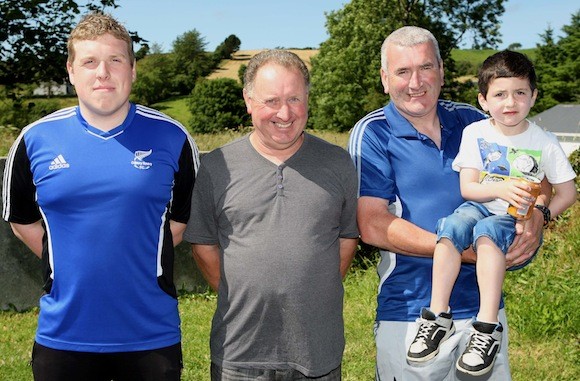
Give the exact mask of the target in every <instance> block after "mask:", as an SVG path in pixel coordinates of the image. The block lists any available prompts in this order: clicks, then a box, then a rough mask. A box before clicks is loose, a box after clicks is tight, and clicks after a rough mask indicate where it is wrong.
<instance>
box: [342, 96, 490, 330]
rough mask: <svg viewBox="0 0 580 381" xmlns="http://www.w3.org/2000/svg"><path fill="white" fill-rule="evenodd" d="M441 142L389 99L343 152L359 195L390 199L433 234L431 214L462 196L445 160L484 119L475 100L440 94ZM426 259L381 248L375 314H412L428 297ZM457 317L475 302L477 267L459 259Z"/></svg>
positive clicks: (448, 209)
mask: <svg viewBox="0 0 580 381" xmlns="http://www.w3.org/2000/svg"><path fill="white" fill-rule="evenodd" d="M437 113H438V116H439V120H440V122H441V127H442V130H441V149H439V148H438V147H437V145H436V144H435V143H434V142H433V141H432V140H431V139H430V138H429V137H427V136H425V135H423V134H421V133H419V132H418V131H417V130H416V129H415V128H414V127H413V126H412V125H411V124H410V123H409V122H408V121H407V120H406V119H405V118H404V117H403V116H402V115H401V114H400V113H399V112H398V110H397V109H396V108H395V106H394V104H393V103H392V102H391V103H389V104H388V105H387V106H385V107H384V108H381V109H378V110H375V111H374V112H371V113H370V114H368V115H367V116H365V117H364V118H362V119H361V120H360V121H359V122H358V123H357V124H356V125H355V127H354V128H353V130H352V132H351V136H350V140H349V147H348V149H349V152H350V154H351V156H352V159H353V161H354V162H355V165H356V168H357V172H358V176H359V195H360V196H372V197H379V198H383V199H386V200H389V202H390V203H392V204H391V205H393V206H394V207H395V208H396V212H395V213H396V214H397V215H398V216H400V217H402V218H404V219H405V220H408V221H410V222H412V223H413V224H415V225H417V226H419V227H421V228H423V229H425V230H427V231H431V232H433V233H435V231H436V225H437V220H438V219H439V218H441V217H445V216H447V215H449V214H451V213H452V212H453V211H454V209H455V208H456V207H458V206H459V205H460V204H461V203H462V202H463V201H464V200H463V198H462V197H461V192H460V188H459V175H458V173H457V172H455V171H453V170H452V168H451V163H452V162H453V159H454V158H455V156H456V155H457V152H458V151H459V145H460V142H461V135H462V132H463V129H464V128H465V126H467V125H468V124H470V123H472V122H474V121H477V120H481V119H483V118H485V114H483V113H482V112H480V111H479V110H477V109H476V108H474V107H473V106H470V105H466V104H460V103H455V102H450V101H445V100H440V101H439V103H438V106H437ZM432 264H433V260H432V258H422V257H413V256H408V255H402V254H397V253H391V252H388V251H381V263H380V265H379V269H378V270H379V276H380V285H379V294H378V299H377V303H378V306H377V320H388V321H413V320H415V319H416V318H417V317H418V316H419V314H420V309H421V307H428V306H429V302H430V297H431V279H432V267H433V266H432ZM450 304H451V306H452V308H453V316H454V317H456V318H471V317H472V316H474V315H475V314H476V313H477V311H478V308H479V293H478V288H477V283H476V278H475V267H474V266H473V265H463V266H462V269H461V273H460V275H459V278H458V280H457V283H456V285H455V288H454V290H453V293H452V295H451V300H450Z"/></svg>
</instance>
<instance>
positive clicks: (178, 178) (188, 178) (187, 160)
mask: <svg viewBox="0 0 580 381" xmlns="http://www.w3.org/2000/svg"><path fill="white" fill-rule="evenodd" d="M198 168H199V152H198V149H197V146H196V145H195V142H194V141H193V140H192V139H190V138H189V137H188V138H187V139H185V142H184V143H183V148H182V150H181V155H180V156H179V170H178V171H177V173H176V174H175V184H174V185H173V202H172V205H171V219H172V220H173V221H177V222H181V223H184V224H185V223H187V221H188V220H189V214H190V210H191V192H192V190H193V187H194V184H195V179H196V175H197V171H198Z"/></svg>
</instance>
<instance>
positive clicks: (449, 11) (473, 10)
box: [309, 0, 504, 131]
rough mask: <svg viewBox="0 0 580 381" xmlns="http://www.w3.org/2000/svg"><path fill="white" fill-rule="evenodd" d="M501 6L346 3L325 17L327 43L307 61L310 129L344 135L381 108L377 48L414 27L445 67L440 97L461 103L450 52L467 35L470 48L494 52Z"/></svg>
mask: <svg viewBox="0 0 580 381" xmlns="http://www.w3.org/2000/svg"><path fill="white" fill-rule="evenodd" d="M503 3H504V0H493V1H486V0H476V1H473V0H463V1H458V0H423V1H420V0H401V1H382V0H352V1H351V2H350V3H348V4H346V5H345V6H344V8H343V9H341V10H338V11H334V12H330V13H329V14H327V20H326V28H327V31H328V34H329V36H330V37H329V38H328V40H326V41H325V42H323V43H322V44H321V46H320V50H319V53H318V54H317V55H316V56H314V57H312V89H311V96H310V106H311V108H310V109H311V117H310V122H309V125H310V126H311V127H313V128H315V129H332V130H338V131H346V130H348V129H350V128H351V127H352V126H353V125H354V123H356V121H357V120H358V119H360V118H361V117H362V116H363V115H364V114H365V113H367V112H369V111H371V110H373V109H375V108H377V107H380V106H381V105H384V104H385V103H386V101H387V96H386V95H385V94H384V93H383V88H382V85H381V82H380V76H379V69H380V48H381V45H382V42H383V40H384V39H385V37H386V36H387V35H389V33H391V32H392V31H393V30H395V29H397V28H399V27H401V26H404V25H417V26H421V27H424V28H427V29H429V30H431V32H433V34H434V35H435V37H436V38H437V40H438V41H439V47H440V50H441V56H442V58H443V61H444V65H445V69H446V70H445V72H446V86H445V88H444V92H445V93H444V96H448V97H452V98H453V99H461V98H462V94H465V92H466V91H469V84H460V83H457V82H455V81H453V80H452V78H454V77H455V75H454V73H455V63H454V61H453V60H452V58H451V50H452V49H453V48H456V47H457V46H458V45H459V43H460V42H461V41H462V39H464V38H466V36H468V35H470V36H471V38H472V44H473V46H474V47H481V48H482V47H494V46H496V45H497V43H499V42H500V41H501V40H500V39H499V32H498V31H499V23H498V17H499V16H501V14H502V13H503V11H504V8H503Z"/></svg>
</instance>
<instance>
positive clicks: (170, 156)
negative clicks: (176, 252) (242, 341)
mask: <svg viewBox="0 0 580 381" xmlns="http://www.w3.org/2000/svg"><path fill="white" fill-rule="evenodd" d="M198 162H199V161H198V152H197V147H196V145H195V143H194V141H193V139H192V138H191V137H190V136H189V134H188V133H187V132H186V130H185V128H184V127H183V126H181V125H180V124H179V123H177V122H176V121H174V120H172V119H170V118H169V117H167V116H165V115H164V114H162V113H160V112H158V111H155V110H152V109H149V108H146V107H143V106H136V105H133V104H132V105H131V108H130V111H129V114H128V116H127V118H126V120H125V121H124V122H123V124H122V125H121V126H119V127H117V128H115V129H113V130H111V131H108V132H104V131H101V130H98V129H96V128H94V127H92V126H90V125H89V124H88V123H87V122H86V121H85V120H84V119H83V117H82V115H81V114H80V111H79V108H78V107H72V108H67V109H63V110H60V111H57V112H55V113H53V114H51V115H49V116H47V117H45V118H43V119H41V120H39V121H37V122H35V123H33V124H31V125H29V126H27V127H26V128H25V129H24V130H23V131H22V133H21V135H20V136H19V137H18V139H17V141H16V142H15V143H14V145H13V147H12V149H11V150H10V153H9V156H8V159H7V162H6V170H5V177H4V200H3V201H4V211H3V217H4V219H5V220H7V221H10V222H15V223H19V224H29V223H33V222H35V221H38V220H39V219H40V218H42V220H43V222H44V225H45V229H46V235H45V245H44V251H43V262H44V264H45V269H46V271H45V277H46V281H47V283H46V286H45V289H46V292H47V293H46V295H44V296H43V297H42V298H41V300H40V315H39V319H38V329H37V334H36V340H37V342H38V343H40V344H42V345H44V346H47V347H50V348H54V349H61V350H72V351H86V352H125V351H139V350H148V349H156V348H161V347H165V346H169V345H173V344H176V343H178V342H179V341H180V321H179V315H178V310H177V297H176V290H175V286H174V285H173V242H172V237H171V232H170V230H169V220H170V219H171V220H175V221H178V222H182V223H187V220H188V218H189V209H190V203H191V190H192V188H193V183H194V179H195V173H196V171H197V167H198Z"/></svg>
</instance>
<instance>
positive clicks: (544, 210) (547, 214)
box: [534, 205, 552, 227]
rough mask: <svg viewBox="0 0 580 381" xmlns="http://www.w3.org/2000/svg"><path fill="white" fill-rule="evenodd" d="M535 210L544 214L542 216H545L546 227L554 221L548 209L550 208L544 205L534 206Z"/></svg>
mask: <svg viewBox="0 0 580 381" xmlns="http://www.w3.org/2000/svg"><path fill="white" fill-rule="evenodd" d="M534 208H536V209H538V210H539V211H540V212H542V215H543V216H544V227H546V226H548V224H549V223H550V221H551V220H552V213H551V212H550V209H548V207H547V206H544V205H534Z"/></svg>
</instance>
